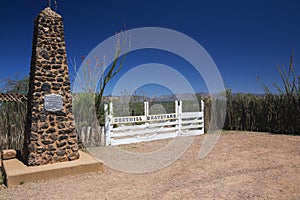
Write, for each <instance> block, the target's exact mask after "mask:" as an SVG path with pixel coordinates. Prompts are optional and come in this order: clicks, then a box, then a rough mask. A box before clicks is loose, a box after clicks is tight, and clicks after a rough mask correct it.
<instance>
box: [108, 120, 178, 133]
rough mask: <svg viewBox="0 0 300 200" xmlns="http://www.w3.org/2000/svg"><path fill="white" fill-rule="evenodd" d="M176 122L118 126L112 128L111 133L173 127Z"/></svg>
mask: <svg viewBox="0 0 300 200" xmlns="http://www.w3.org/2000/svg"><path fill="white" fill-rule="evenodd" d="M176 124H177V122H176V121H172V122H170V121H167V122H164V123H153V124H148V123H146V124H141V125H131V126H120V127H117V128H113V131H126V130H138V129H146V128H154V127H161V126H173V125H176Z"/></svg>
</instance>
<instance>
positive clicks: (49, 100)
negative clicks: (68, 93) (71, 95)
mask: <svg viewBox="0 0 300 200" xmlns="http://www.w3.org/2000/svg"><path fill="white" fill-rule="evenodd" d="M44 108H45V110H47V111H51V112H55V111H60V110H62V109H63V97H62V96H61V95H58V94H48V95H45V98H44Z"/></svg>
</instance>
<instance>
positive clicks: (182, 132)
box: [104, 101, 204, 145]
mask: <svg viewBox="0 0 300 200" xmlns="http://www.w3.org/2000/svg"><path fill="white" fill-rule="evenodd" d="M104 110H105V135H106V142H105V144H106V145H120V144H130V143H137V142H145V141H152V140H159V139H167V138H174V137H179V136H192V135H201V134H204V102H203V101H201V110H200V111H199V112H182V101H175V113H167V114H159V115H149V102H144V115H141V116H126V117H116V116H113V104H112V103H110V104H109V108H108V105H107V104H106V105H104Z"/></svg>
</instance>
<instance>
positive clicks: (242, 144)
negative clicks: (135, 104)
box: [0, 132, 300, 200]
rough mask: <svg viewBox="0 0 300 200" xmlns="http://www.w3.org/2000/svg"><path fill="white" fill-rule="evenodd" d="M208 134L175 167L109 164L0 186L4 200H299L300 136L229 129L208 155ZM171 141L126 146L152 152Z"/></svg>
mask: <svg viewBox="0 0 300 200" xmlns="http://www.w3.org/2000/svg"><path fill="white" fill-rule="evenodd" d="M204 137H205V136H204V135H202V136H197V137H196V138H195V140H194V143H193V144H192V145H191V147H190V148H189V149H188V150H187V151H186V152H185V153H184V155H183V156H182V157H180V158H179V159H178V160H177V161H176V162H174V163H173V164H171V165H170V166H168V167H166V168H163V169H160V170H158V171H155V172H151V173H144V174H130V173H125V172H120V171H116V170H113V169H111V168H109V167H105V171H104V172H103V173H88V174H84V175H74V176H67V177H62V178H59V179H52V180H48V181H40V182H35V183H25V184H24V185H19V186H17V187H11V188H1V187H0V199H5V200H8V199H64V200H66V199H89V200H92V199H276V200H277V199H297V200H300V136H287V135H271V134H267V133H250V132H224V133H222V134H221V137H220V139H219V140H218V142H217V144H216V145H215V147H214V148H213V150H212V151H211V152H210V154H208V155H207V156H206V157H205V158H204V159H199V157H198V154H199V149H200V145H201V143H202V141H203V139H204ZM168 142H169V141H168V140H161V141H154V142H149V143H140V144H131V145H125V146H122V148H123V149H125V150H127V151H134V152H149V151H152V150H153V149H155V148H161V147H162V146H164V145H166V144H167V143H168Z"/></svg>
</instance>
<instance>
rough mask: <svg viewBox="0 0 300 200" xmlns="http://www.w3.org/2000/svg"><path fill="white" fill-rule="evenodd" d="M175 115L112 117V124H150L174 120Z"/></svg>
mask: <svg viewBox="0 0 300 200" xmlns="http://www.w3.org/2000/svg"><path fill="white" fill-rule="evenodd" d="M176 118H177V115H176V113H169V114H161V115H148V116H144V115H142V116H128V117H113V120H112V123H113V124H118V123H135V122H151V121H163V120H173V119H176Z"/></svg>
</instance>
